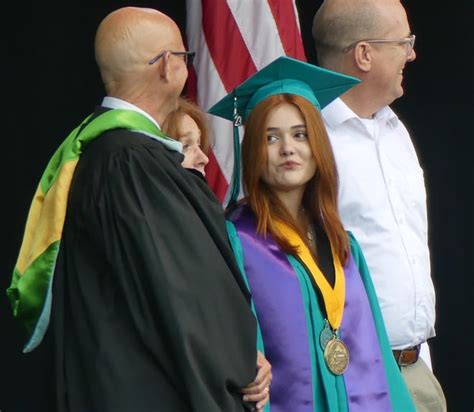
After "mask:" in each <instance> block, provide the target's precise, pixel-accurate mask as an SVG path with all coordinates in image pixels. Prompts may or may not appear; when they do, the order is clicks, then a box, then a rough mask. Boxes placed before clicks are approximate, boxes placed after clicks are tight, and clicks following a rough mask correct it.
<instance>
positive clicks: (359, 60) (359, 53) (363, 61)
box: [354, 41, 374, 72]
mask: <svg viewBox="0 0 474 412" xmlns="http://www.w3.org/2000/svg"><path fill="white" fill-rule="evenodd" d="M373 50H374V49H373V48H372V47H371V46H370V44H369V43H366V42H363V41H361V42H360V43H357V44H356V46H355V48H354V61H355V64H356V66H357V68H358V69H359V70H361V71H363V72H369V71H370V68H371V67H372V52H373Z"/></svg>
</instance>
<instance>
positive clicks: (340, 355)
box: [324, 336, 349, 375]
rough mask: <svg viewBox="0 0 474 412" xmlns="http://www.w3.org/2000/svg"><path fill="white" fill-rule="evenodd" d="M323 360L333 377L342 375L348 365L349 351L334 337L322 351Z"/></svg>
mask: <svg viewBox="0 0 474 412" xmlns="http://www.w3.org/2000/svg"><path fill="white" fill-rule="evenodd" d="M324 360H325V361H326V365H327V366H328V369H329V370H330V371H331V372H332V373H333V374H334V375H342V374H343V373H344V372H345V370H346V369H347V366H348V365H349V350H348V349H347V346H346V345H345V344H344V342H343V341H342V340H340V339H338V338H337V337H336V336H334V337H333V339H331V340H330V341H329V342H328V344H327V345H326V348H325V349H324Z"/></svg>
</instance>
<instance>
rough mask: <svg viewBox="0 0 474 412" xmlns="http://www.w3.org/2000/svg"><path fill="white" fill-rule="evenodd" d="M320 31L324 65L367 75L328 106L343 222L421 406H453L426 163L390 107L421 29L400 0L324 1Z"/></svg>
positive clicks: (316, 29) (316, 33)
mask: <svg viewBox="0 0 474 412" xmlns="http://www.w3.org/2000/svg"><path fill="white" fill-rule="evenodd" d="M313 38H314V41H315V45H316V51H317V55H318V62H319V64H320V65H321V66H323V67H326V68H328V69H331V70H335V71H338V72H342V73H345V74H349V75H352V76H354V77H357V78H359V79H360V80H361V83H360V84H359V85H357V86H355V87H354V88H352V89H351V90H349V91H348V92H346V93H345V94H344V95H342V96H341V97H340V98H339V99H336V100H335V101H334V102H333V103H331V104H329V105H328V106H327V107H326V108H325V109H323V111H322V115H323V119H324V122H325V125H326V127H327V131H328V134H329V137H330V140H331V144H332V147H333V150H334V154H335V157H336V161H337V167H338V174H339V199H338V201H339V212H340V215H341V219H342V222H343V224H344V226H345V228H346V229H348V230H350V231H352V232H353V233H354V235H355V236H356V237H357V239H358V240H359V243H360V245H361V247H362V250H363V252H364V255H365V257H366V260H367V263H368V266H369V269H370V273H371V275H372V278H373V281H374V284H375V289H376V292H377V296H378V299H379V302H380V307H381V309H382V314H383V317H384V321H385V324H386V328H387V333H388V336H389V339H390V344H391V346H392V349H393V354H394V357H395V359H396V361H397V363H398V365H399V367H400V369H401V372H402V374H403V376H404V378H405V381H406V383H407V386H408V388H409V389H410V392H411V394H412V397H413V399H414V401H415V404H416V406H417V410H419V411H426V412H428V411H429V412H435V411H446V400H445V398H444V394H443V391H442V389H441V386H440V385H439V382H438V381H437V379H436V377H435V376H434V374H433V373H432V371H431V360H430V356H429V348H428V344H427V341H428V339H430V338H432V337H434V336H435V329H434V326H435V291H434V287H433V283H432V279H431V273H430V257H429V249H428V236H427V232H428V228H427V208H426V190H425V184H424V179H423V171H422V169H421V167H420V164H419V162H418V159H417V155H416V152H415V149H414V146H413V143H412V141H411V139H410V136H409V134H408V131H407V129H406V128H405V126H404V125H403V123H402V122H401V121H400V119H399V118H398V117H397V115H396V114H395V113H394V112H393V111H392V109H391V108H390V107H389V105H390V104H391V103H392V102H393V101H394V100H396V99H398V98H400V97H401V96H402V95H403V93H404V90H403V75H404V70H405V68H406V65H407V64H408V63H410V62H412V61H413V60H415V59H416V52H415V49H414V46H415V35H414V34H412V33H411V31H410V26H409V24H408V19H407V15H406V12H405V9H404V8H403V6H402V5H401V3H400V2H399V1H398V0H360V1H353V0H325V1H324V2H323V4H322V6H321V7H320V8H319V9H318V11H317V13H316V15H315V17H314V20H313ZM368 350H370V349H369V348H368Z"/></svg>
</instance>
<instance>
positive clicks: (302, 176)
mask: <svg viewBox="0 0 474 412" xmlns="http://www.w3.org/2000/svg"><path fill="white" fill-rule="evenodd" d="M265 130H266V138H267V154H268V162H267V168H266V170H265V171H264V173H263V176H262V179H263V181H264V182H265V183H267V184H268V185H269V186H270V187H271V188H272V189H273V190H275V191H278V192H290V191H294V190H298V191H304V188H305V186H306V183H307V182H308V181H309V180H310V179H311V178H312V177H313V176H314V174H315V172H316V161H315V159H314V156H313V153H312V151H311V148H310V145H309V142H308V135H307V131H306V124H305V121H304V119H303V116H302V115H301V112H300V111H299V110H298V109H297V108H296V107H295V106H294V105H292V104H289V103H282V104H280V105H279V106H277V107H275V108H274V109H272V110H271V112H270V113H269V114H268V117H267V121H266V124H265Z"/></svg>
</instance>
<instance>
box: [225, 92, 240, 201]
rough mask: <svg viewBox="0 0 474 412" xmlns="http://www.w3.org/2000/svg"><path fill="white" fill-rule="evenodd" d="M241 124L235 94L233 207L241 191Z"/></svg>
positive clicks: (231, 197)
mask: <svg viewBox="0 0 474 412" xmlns="http://www.w3.org/2000/svg"><path fill="white" fill-rule="evenodd" d="M240 126H242V116H240V115H239V113H238V111H237V96H236V95H234V128H233V129H234V130H233V132H234V168H233V172H232V186H231V191H230V197H229V202H228V203H227V207H231V206H232V205H233V204H234V203H235V202H237V199H238V197H239V192H240V136H239V127H240Z"/></svg>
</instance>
